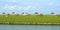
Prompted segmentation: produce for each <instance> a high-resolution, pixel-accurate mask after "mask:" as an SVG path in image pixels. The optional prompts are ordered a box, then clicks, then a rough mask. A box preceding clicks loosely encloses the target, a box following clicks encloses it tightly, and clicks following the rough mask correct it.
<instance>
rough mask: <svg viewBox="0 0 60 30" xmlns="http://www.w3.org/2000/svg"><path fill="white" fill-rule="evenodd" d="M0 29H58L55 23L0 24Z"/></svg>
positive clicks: (59, 29) (59, 27) (59, 28)
mask: <svg viewBox="0 0 60 30" xmlns="http://www.w3.org/2000/svg"><path fill="white" fill-rule="evenodd" d="M0 30H60V26H57V25H54V26H53V25H0Z"/></svg>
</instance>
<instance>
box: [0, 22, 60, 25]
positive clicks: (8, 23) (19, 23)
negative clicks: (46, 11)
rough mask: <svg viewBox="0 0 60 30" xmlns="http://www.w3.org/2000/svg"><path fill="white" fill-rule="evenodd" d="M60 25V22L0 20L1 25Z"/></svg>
mask: <svg viewBox="0 0 60 30" xmlns="http://www.w3.org/2000/svg"><path fill="white" fill-rule="evenodd" d="M3 24H4V25H60V23H39V22H38V23H35V22H34V23H30V22H0V25H3Z"/></svg>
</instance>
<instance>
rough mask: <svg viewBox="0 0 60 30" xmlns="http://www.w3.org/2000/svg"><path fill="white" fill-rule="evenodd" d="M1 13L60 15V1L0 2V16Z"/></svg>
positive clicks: (16, 0) (2, 0)
mask: <svg viewBox="0 0 60 30" xmlns="http://www.w3.org/2000/svg"><path fill="white" fill-rule="evenodd" d="M2 12H6V13H12V12H16V13H22V12H28V13H31V14H33V13H34V12H38V13H43V14H50V13H51V12H55V13H56V14H60V0H0V14H1V13H2Z"/></svg>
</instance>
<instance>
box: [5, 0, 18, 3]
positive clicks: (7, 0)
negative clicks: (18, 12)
mask: <svg viewBox="0 0 60 30" xmlns="http://www.w3.org/2000/svg"><path fill="white" fill-rule="evenodd" d="M5 1H6V2H13V3H16V2H17V0H5Z"/></svg>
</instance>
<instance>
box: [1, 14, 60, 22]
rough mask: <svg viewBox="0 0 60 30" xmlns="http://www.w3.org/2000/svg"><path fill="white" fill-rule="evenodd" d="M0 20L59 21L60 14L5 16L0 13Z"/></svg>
mask: <svg viewBox="0 0 60 30" xmlns="http://www.w3.org/2000/svg"><path fill="white" fill-rule="evenodd" d="M0 22H40V23H44V22H45V23H60V16H51V15H44V16H35V15H31V16H22V15H20V16H8V17H7V18H6V17H5V16H2V15H0Z"/></svg>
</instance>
